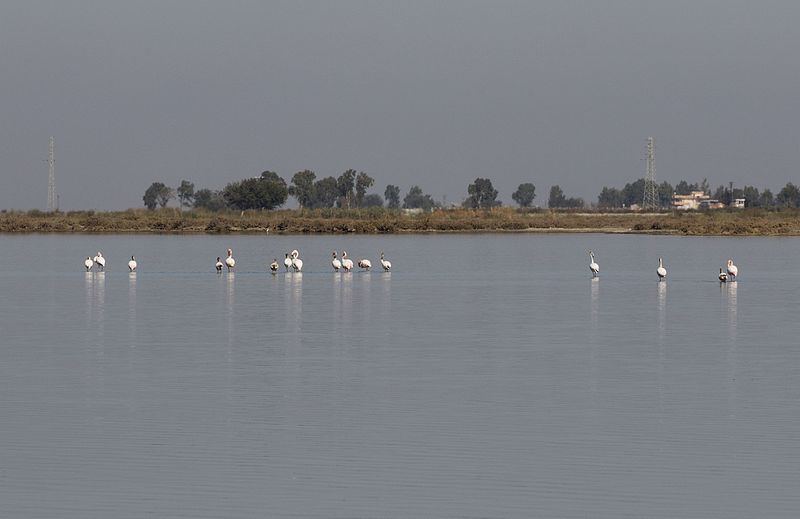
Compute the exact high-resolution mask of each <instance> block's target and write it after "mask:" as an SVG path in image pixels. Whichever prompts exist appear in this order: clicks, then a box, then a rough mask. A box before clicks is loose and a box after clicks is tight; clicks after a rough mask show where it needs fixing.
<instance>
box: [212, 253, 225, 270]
mask: <svg viewBox="0 0 800 519" xmlns="http://www.w3.org/2000/svg"><path fill="white" fill-rule="evenodd" d="M224 266H225V265H223V264H222V260H221V259H219V256H217V262H216V263H215V264H214V267H216V269H217V272H222V267H224Z"/></svg>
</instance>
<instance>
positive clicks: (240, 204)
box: [222, 171, 289, 210]
mask: <svg viewBox="0 0 800 519" xmlns="http://www.w3.org/2000/svg"><path fill="white" fill-rule="evenodd" d="M222 196H223V197H224V198H225V202H226V204H227V205H228V206H230V207H233V208H235V209H241V210H245V209H268V210H269V209H274V208H276V207H279V206H281V205H283V204H284V203H285V202H286V198H287V197H288V196H289V189H288V188H287V187H286V181H285V180H283V179H282V178H281V177H279V176H278V174H277V173H275V172H273V171H265V172H264V173H262V174H261V176H260V177H257V178H247V179H244V180H241V181H239V182H231V183H230V184H228V185H227V186H225V189H223V190H222Z"/></svg>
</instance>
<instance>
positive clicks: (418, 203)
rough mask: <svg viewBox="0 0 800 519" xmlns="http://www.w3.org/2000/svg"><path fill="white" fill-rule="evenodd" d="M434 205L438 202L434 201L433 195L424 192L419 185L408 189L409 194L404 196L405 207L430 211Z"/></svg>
mask: <svg viewBox="0 0 800 519" xmlns="http://www.w3.org/2000/svg"><path fill="white" fill-rule="evenodd" d="M434 207H436V202H434V200H433V198H432V197H431V195H426V194H425V193H423V192H422V188H420V187H419V186H411V189H409V190H408V194H406V196H405V198H403V208H404V209H423V210H425V211H430V210H431V209H433V208H434Z"/></svg>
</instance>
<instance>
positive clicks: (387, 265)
mask: <svg viewBox="0 0 800 519" xmlns="http://www.w3.org/2000/svg"><path fill="white" fill-rule="evenodd" d="M381 267H383V271H384V272H389V270H390V269H391V268H392V262H391V261H389V260H387V259H386V258H385V257H384V255H383V251H381Z"/></svg>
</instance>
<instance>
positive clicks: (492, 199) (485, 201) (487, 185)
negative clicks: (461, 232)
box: [464, 177, 499, 209]
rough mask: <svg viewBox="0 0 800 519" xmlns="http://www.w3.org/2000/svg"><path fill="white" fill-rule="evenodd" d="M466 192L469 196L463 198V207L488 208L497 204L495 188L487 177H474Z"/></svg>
mask: <svg viewBox="0 0 800 519" xmlns="http://www.w3.org/2000/svg"><path fill="white" fill-rule="evenodd" d="M467 193H469V196H468V197H467V199H466V200H464V207H471V208H473V209H477V208H481V209H490V208H492V207H494V206H496V205H499V204H498V203H497V201H496V199H497V190H496V189H495V188H494V187H493V186H492V181H491V180H489V179H488V178H480V177H479V178H476V179H475V182H473V183H472V184H470V185H469V186H467Z"/></svg>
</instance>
